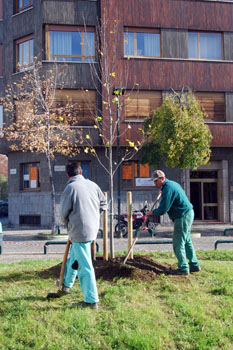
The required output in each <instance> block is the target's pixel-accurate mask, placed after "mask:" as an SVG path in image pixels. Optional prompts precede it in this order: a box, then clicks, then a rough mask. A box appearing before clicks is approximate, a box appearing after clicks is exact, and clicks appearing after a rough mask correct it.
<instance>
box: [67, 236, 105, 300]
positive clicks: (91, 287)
mask: <svg viewBox="0 0 233 350" xmlns="http://www.w3.org/2000/svg"><path fill="white" fill-rule="evenodd" d="M76 260H77V262H78V270H74V269H73V268H72V265H73V263H74V262H75V261H76ZM77 275H78V279H79V283H80V286H81V290H82V293H83V296H84V301H85V302H86V303H97V302H98V301H99V298H98V292H97V286H96V279H95V271H94V268H93V264H92V259H91V241H88V242H72V247H71V250H70V257H69V259H68V260H67V263H66V268H65V273H64V279H63V284H64V285H65V286H66V287H69V288H71V287H72V286H73V284H74V282H75V279H76V277H77Z"/></svg>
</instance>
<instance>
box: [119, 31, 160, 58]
mask: <svg viewBox="0 0 233 350" xmlns="http://www.w3.org/2000/svg"><path fill="white" fill-rule="evenodd" d="M126 33H133V34H134V54H133V55H128V54H127V53H125V34H126ZM137 33H144V34H158V35H159V55H158V56H144V55H137ZM123 35H124V37H123V38H124V40H123V52H124V57H126V58H129V57H133V58H145V59H154V58H161V57H162V55H161V48H162V46H161V31H160V30H159V29H152V28H129V27H125V28H124V33H123Z"/></svg>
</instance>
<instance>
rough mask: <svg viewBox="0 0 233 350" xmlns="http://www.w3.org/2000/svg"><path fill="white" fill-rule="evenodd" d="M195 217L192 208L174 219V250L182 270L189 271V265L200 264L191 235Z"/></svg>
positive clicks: (179, 267)
mask: <svg viewBox="0 0 233 350" xmlns="http://www.w3.org/2000/svg"><path fill="white" fill-rule="evenodd" d="M193 219H194V212H193V210H190V211H188V212H187V213H186V214H185V215H184V216H182V217H181V218H179V219H175V221H174V235H173V250H174V253H175V255H176V257H177V260H178V269H179V270H182V271H189V266H190V267H199V266H200V264H199V262H198V260H197V257H196V253H195V250H194V247H193V244H192V241H191V237H190V233H191V226H192V223H193ZM187 259H188V260H189V264H188V263H187Z"/></svg>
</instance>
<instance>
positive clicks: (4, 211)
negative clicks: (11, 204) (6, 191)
mask: <svg viewBox="0 0 233 350" xmlns="http://www.w3.org/2000/svg"><path fill="white" fill-rule="evenodd" d="M0 216H8V202H5V201H0Z"/></svg>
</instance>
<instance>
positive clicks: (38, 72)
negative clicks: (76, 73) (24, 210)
mask: <svg viewBox="0 0 233 350" xmlns="http://www.w3.org/2000/svg"><path fill="white" fill-rule="evenodd" d="M62 66H63V68H62V69H61V65H59V67H58V65H57V64H56V63H53V65H52V68H51V69H49V70H45V71H44V72H43V66H42V63H41V62H38V61H37V60H35V61H34V63H33V65H32V66H30V69H25V71H24V72H22V73H21V74H22V75H21V78H20V79H19V80H18V81H17V82H14V83H12V84H9V85H8V86H7V88H6V91H5V98H4V110H5V112H6V113H7V115H8V123H7V125H6V126H5V128H4V133H5V135H6V138H7V140H8V141H9V146H10V148H11V149H12V150H15V151H17V150H19V151H22V152H34V153H40V154H44V155H45V157H46V159H47V165H48V173H49V181H50V185H51V200H52V234H55V232H56V210H55V209H56V203H55V187H54V179H53V171H52V160H53V159H54V157H55V154H57V153H60V154H62V155H71V156H72V155H74V154H77V152H79V151H80V150H79V148H78V146H80V144H82V130H81V129H77V128H76V127H75V126H76V125H77V124H78V120H77V119H78V113H73V111H74V110H76V111H77V108H76V107H75V106H74V104H73V102H72V100H70V98H69V96H66V100H65V101H62V103H61V102H60V101H59V100H58V99H57V96H56V93H57V91H59V90H58V89H63V87H64V84H63V82H62V76H63V75H64V73H65V65H62ZM58 77H59V79H58ZM74 152H75V153H74Z"/></svg>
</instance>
